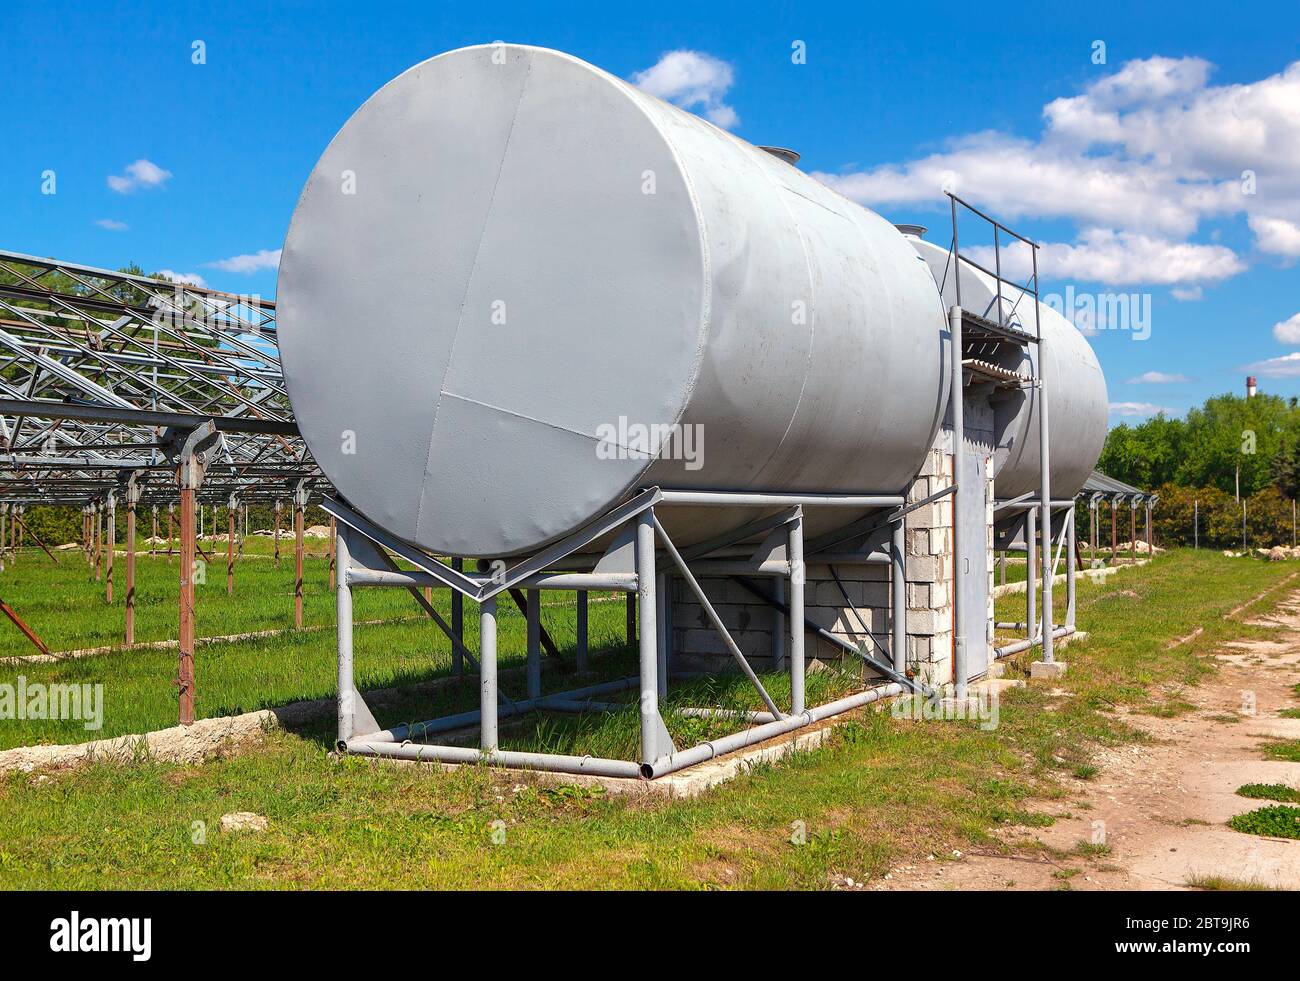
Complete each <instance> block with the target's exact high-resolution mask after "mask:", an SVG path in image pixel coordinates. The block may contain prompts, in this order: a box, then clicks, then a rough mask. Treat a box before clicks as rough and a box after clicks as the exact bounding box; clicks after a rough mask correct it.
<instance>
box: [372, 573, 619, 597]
mask: <svg viewBox="0 0 1300 981" xmlns="http://www.w3.org/2000/svg"><path fill="white" fill-rule="evenodd" d="M464 575H465V576H466V578H468V579H471V580H473V581H474V582H475V583H476V584H483V583H490V582H492V577H491V576H480V575H473V574H471V573H465V574H464ZM348 584H349V585H351V586H397V587H412V586H431V587H433V588H434V589H451V588H453V587H452V586H450V585H449V584H448V583H446V582H444V581H443V580H442V579H439V578H438V577H437V576H433V575H430V574H429V573H427V572H407V571H405V570H402V571H399V572H392V571H387V570H382V569H358V568H355V567H354V568H352V569H349V570H348ZM518 585H519V588H522V589H586V590H612V591H618V592H625V593H635V592H636V590H637V578H636V573H634V572H609V573H601V574H590V573H581V572H542V573H538V574H537V575H535V576H529V577H528V578H526V579H521V580H520V581H519V584H518Z"/></svg>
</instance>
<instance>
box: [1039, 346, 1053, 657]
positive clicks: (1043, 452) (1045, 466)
mask: <svg viewBox="0 0 1300 981" xmlns="http://www.w3.org/2000/svg"><path fill="white" fill-rule="evenodd" d="M1046 360H1047V358H1046V357H1045V356H1044V352H1043V342H1042V333H1041V332H1040V333H1039V341H1038V413H1039V415H1038V463H1039V467H1040V469H1041V471H1042V483H1041V487H1040V491H1039V493H1040V494H1042V501H1041V503H1040V505H1039V507H1040V508H1041V512H1040V515H1041V516H1040V519H1039V524H1040V525H1041V527H1040V528H1039V529H1038V533H1039V534H1040V535H1041V536H1042V542H1043V547H1042V553H1043V561H1044V562H1048V561H1050V560H1051V558H1052V467H1051V460H1052V457H1051V441H1050V437H1049V436H1048V426H1047V384H1046V380H1045V378H1044V376H1043V364H1044V362H1045V361H1046ZM1042 607H1043V629H1042V635H1043V660H1044V661H1045V662H1046V663H1048V664H1051V663H1052V570H1051V569H1044V570H1043V604H1042Z"/></svg>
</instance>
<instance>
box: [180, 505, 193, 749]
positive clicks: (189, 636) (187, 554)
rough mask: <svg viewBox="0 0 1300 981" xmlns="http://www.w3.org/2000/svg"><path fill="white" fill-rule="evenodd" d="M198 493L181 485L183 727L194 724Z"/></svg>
mask: <svg viewBox="0 0 1300 981" xmlns="http://www.w3.org/2000/svg"><path fill="white" fill-rule="evenodd" d="M194 494H195V490H194V488H193V487H182V488H181V609H180V616H181V624H180V638H179V641H180V668H179V671H178V673H177V676H176V686H177V688H178V690H179V697H180V708H179V713H178V715H179V722H180V724H181V725H183V726H188V725H193V724H194V533H195V528H194Z"/></svg>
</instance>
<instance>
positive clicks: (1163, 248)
mask: <svg viewBox="0 0 1300 981" xmlns="http://www.w3.org/2000/svg"><path fill="white" fill-rule="evenodd" d="M1001 254H1002V270H1003V274H1004V275H1006V276H1009V277H1010V278H1014V279H1019V280H1021V281H1024V280H1027V279H1028V278H1029V275H1030V273H1031V271H1032V265H1031V261H1030V256H1029V246H1027V245H1025V244H1024V243H1022V242H1017V243H1015V244H1014V245H1011V246H1004V247H1003V248H1002V250H1001ZM962 255H970V256H971V258H973V259H974V260H975V261H976V262H979V263H980V264H981V265H984V266H986V267H987V268H989V269H992V268H993V248H992V246H976V247H974V248H970V249H967V248H965V247H963V248H962ZM1245 268H1246V264H1245V263H1244V262H1243V261H1242V260H1241V259H1240V258H1238V256H1237V254H1236V253H1235V252H1233V251H1232V249H1230V248H1228V247H1227V246H1224V245H1210V244H1205V243H1199V242H1178V241H1172V240H1170V239H1168V238H1163V237H1160V236H1153V235H1145V234H1143V233H1142V232H1129V231H1115V230H1113V229H1109V228H1085V229H1084V230H1083V231H1082V233H1081V234H1080V235H1079V240H1078V241H1077V242H1074V243H1069V242H1047V243H1044V244H1043V245H1042V246H1041V247H1040V248H1039V250H1038V272H1039V274H1040V275H1041V276H1042V277H1043V278H1044V279H1049V280H1051V279H1073V280H1079V281H1082V282H1088V283H1109V284H1113V285H1135V284H1139V283H1149V284H1156V285H1171V284H1174V283H1201V282H1209V281H1213V280H1220V279H1227V278H1228V277H1230V276H1235V275H1236V274H1237V273H1239V272H1242V271H1243V270H1245Z"/></svg>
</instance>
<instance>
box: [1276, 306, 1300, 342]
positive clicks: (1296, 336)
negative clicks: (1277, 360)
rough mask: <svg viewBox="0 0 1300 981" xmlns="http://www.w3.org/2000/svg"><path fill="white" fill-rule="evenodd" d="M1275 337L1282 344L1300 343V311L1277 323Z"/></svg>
mask: <svg viewBox="0 0 1300 981" xmlns="http://www.w3.org/2000/svg"><path fill="white" fill-rule="evenodd" d="M1273 337H1274V338H1276V339H1277V340H1278V341H1279V342H1280V343H1282V344H1291V345H1300V313H1297V314H1295V315H1294V316H1292V317H1288V318H1287V319H1286V320H1280V321H1278V322H1277V323H1275V324H1274V325H1273Z"/></svg>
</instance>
